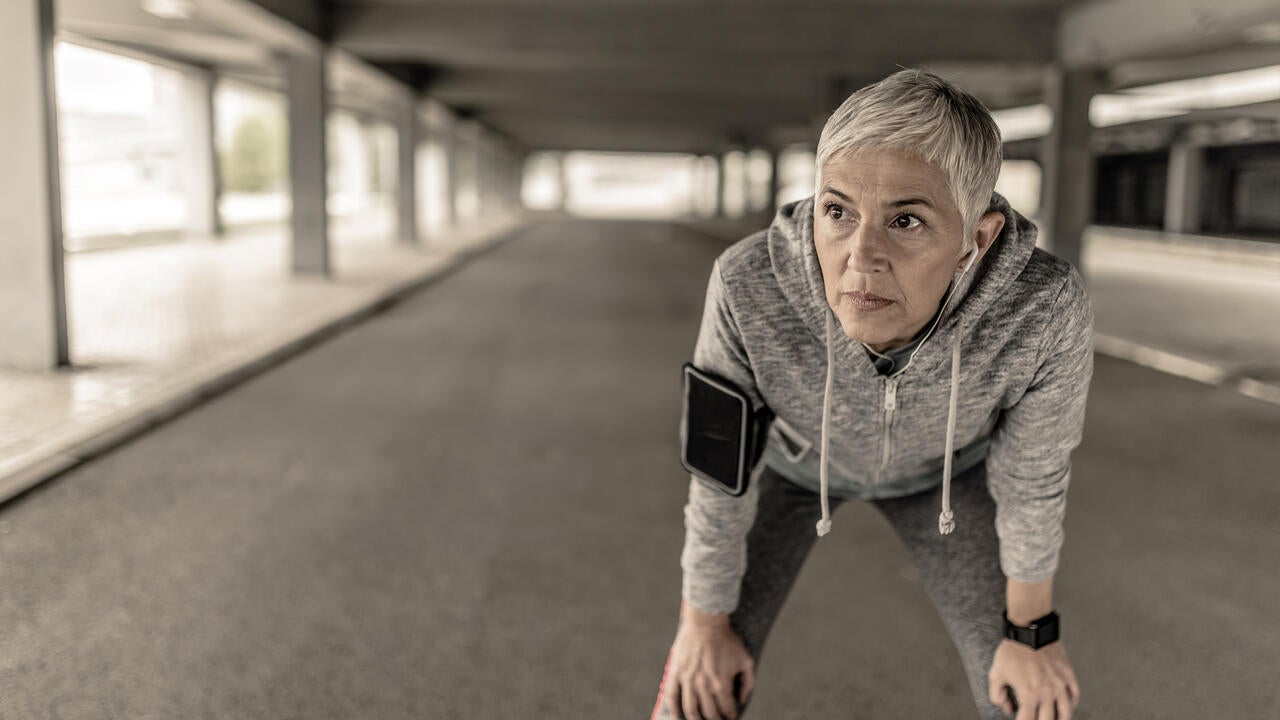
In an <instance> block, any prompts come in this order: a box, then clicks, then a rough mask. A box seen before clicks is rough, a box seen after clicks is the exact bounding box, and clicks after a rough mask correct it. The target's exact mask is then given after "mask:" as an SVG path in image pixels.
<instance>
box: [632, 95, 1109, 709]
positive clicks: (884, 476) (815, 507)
mask: <svg viewBox="0 0 1280 720" xmlns="http://www.w3.org/2000/svg"><path fill="white" fill-rule="evenodd" d="M1001 161H1002V153H1001V142H1000V134H999V130H998V128H997V127H996V125H995V122H994V120H993V119H992V118H991V115H990V113H988V112H987V110H986V108H985V107H983V105H982V104H981V103H980V102H979V101H978V100H976V99H975V98H973V97H972V96H970V95H969V94H967V93H965V92H963V91H961V90H959V89H958V88H956V87H955V86H953V85H951V84H949V83H948V82H947V81H945V80H943V79H941V78H939V77H937V76H936V75H933V74H930V73H927V72H922V71H917V70H904V71H901V72H898V73H895V74H894V75H891V76H889V77H888V78H886V79H884V80H882V81H880V82H879V83H876V84H874V85H870V86H868V87H866V88H863V89H861V90H859V91H858V92H856V93H854V94H853V95H852V96H850V97H849V98H848V99H847V100H846V101H845V102H844V103H843V104H842V105H841V106H840V107H839V108H838V109H837V110H836V111H835V113H833V114H832V116H831V117H830V119H829V120H828V121H827V124H826V126H825V127H824V128H823V130H822V134H821V137H820V139H819V141H818V151H817V167H818V172H817V182H816V184H815V189H814V195H813V196H812V197H809V198H806V199H804V200H801V201H797V202H792V203H789V204H786V205H784V206H782V207H781V208H780V209H779V210H778V212H777V214H776V215H775V217H774V220H773V223H772V225H771V226H770V227H769V228H768V229H767V230H764V231H761V232H758V233H755V234H753V235H751V236H749V237H747V238H745V239H743V240H741V241H739V242H737V243H735V244H734V245H733V246H731V247H729V248H728V249H727V250H725V251H724V252H723V253H722V254H721V255H720V256H719V257H718V258H717V259H716V262H715V264H714V266H713V268H712V271H711V277H710V281H709V282H708V285H707V297H706V306H705V308H704V314H703V318H702V326H701V329H700V331H699V335H698V340H697V344H696V347H695V350H694V358H693V364H694V365H695V366H696V367H697V368H699V369H702V370H704V371H707V372H710V373H714V374H716V375H719V376H721V377H722V378H725V379H727V380H730V381H731V382H733V383H734V384H736V385H737V386H738V387H739V388H740V389H742V390H743V391H744V392H745V393H746V394H747V395H748V397H750V398H751V400H752V403H753V405H755V407H756V408H760V407H762V406H768V408H769V409H770V410H771V411H772V412H773V415H774V419H773V421H772V424H771V427H770V429H769V435H768V442H767V445H766V447H765V450H764V455H763V457H762V459H761V461H760V462H759V464H758V465H757V466H756V467H755V470H754V472H753V475H752V478H751V482H750V484H749V486H748V489H747V492H746V493H745V494H744V495H742V496H741V497H733V496H730V495H728V494H725V493H723V492H720V491H718V490H716V489H714V488H713V487H712V486H711V485H710V484H709V483H705V482H703V481H702V480H701V479H700V478H698V477H697V476H694V477H692V478H691V480H690V485H689V501H688V503H687V504H686V506H685V508H684V516H685V527H686V537H685V545H684V550H683V552H682V555H681V566H682V568H683V571H684V578H683V583H684V584H683V592H682V602H681V609H680V622H679V628H678V630H677V634H676V639H675V642H674V644H673V645H672V649H671V654H670V656H669V658H668V662H667V667H666V670H665V671H664V673H663V679H662V682H661V684H660V690H659V697H658V701H657V703H655V707H654V712H653V716H654V717H661V718H668V717H686V718H690V719H694V718H701V719H708V718H721V717H724V718H737V717H740V716H741V713H742V711H743V710H744V709H745V706H746V705H747V703H748V702H749V699H750V694H751V692H752V689H753V688H754V686H755V670H756V667H757V664H758V661H759V658H760V654H761V651H762V649H763V646H764V642H765V639H766V637H767V636H768V633H769V628H770V627H771V626H772V624H773V621H774V619H775V618H776V617H777V614H778V612H779V610H780V609H781V607H782V604H783V602H784V600H785V598H786V595H787V593H788V592H789V591H790V588H791V585H792V582H793V581H794V579H795V577H796V575H797V574H798V572H799V570H800V567H801V565H802V564H803V562H804V559H805V557H806V556H807V554H808V551H809V549H810V547H812V544H813V542H814V541H815V540H816V538H817V537H820V536H822V535H824V534H826V533H827V532H829V531H830V530H831V511H832V510H833V509H834V508H835V507H838V506H839V505H840V504H842V503H843V502H844V500H846V499H850V498H860V499H864V500H866V501H868V502H870V503H872V504H873V505H874V506H875V507H876V508H877V509H878V510H880V511H881V512H882V513H883V514H884V515H885V517H886V518H887V519H888V520H889V522H890V523H891V524H892V526H893V527H894V528H895V530H896V531H897V534H898V536H899V537H900V538H901V539H902V541H903V543H904V544H905V546H906V548H907V550H908V552H909V553H910V555H911V557H912V560H913V562H914V563H915V564H916V566H917V568H918V569H919V571H920V575H921V577H922V579H923V581H924V585H925V588H926V590H927V592H928V593H929V596H930V598H931V600H932V601H933V602H934V605H935V607H936V608H937V609H938V612H939V614H940V615H941V617H942V619H943V622H944V625H945V626H946V628H947V631H948V633H949V634H950V636H951V639H952V641H953V642H954V643H955V645H956V648H957V650H958V651H959V654H960V657H961V658H962V660H963V662H964V667H965V670H966V673H967V674H968V677H969V681H970V686H971V689H972V691H973V695H974V700H975V702H976V703H977V706H978V711H979V716H980V717H982V718H999V717H1005V716H1006V714H1007V715H1012V714H1013V713H1014V712H1015V711H1016V712H1017V718H1018V720H1045V719H1046V718H1050V719H1051V718H1058V719H1059V720H1063V719H1065V718H1069V717H1071V715H1072V713H1073V712H1074V710H1075V707H1076V705H1077V703H1078V702H1079V697H1080V690H1079V686H1078V683H1077V681H1076V678H1075V674H1074V672H1073V670H1072V668H1071V665H1070V663H1069V661H1068V659H1067V656H1066V652H1065V650H1064V648H1063V644H1062V641H1061V640H1056V633H1053V632H1052V631H1054V630H1056V613H1053V596H1052V592H1053V591H1052V579H1053V575H1054V572H1055V571H1056V569H1057V564H1058V555H1059V550H1060V548H1061V545H1062V541H1063V532H1062V520H1063V516H1064V513H1065V503H1066V489H1067V485H1068V483H1069V481H1070V454H1071V451H1072V450H1073V449H1074V448H1075V447H1076V446H1077V445H1078V444H1079V442H1080V438H1081V431H1082V426H1083V420H1084V410H1085V399H1086V394H1087V392H1088V386H1089V380H1090V377H1091V376H1092V372H1093V349H1092V324H1093V313H1092V308H1091V305H1090V303H1089V300H1088V297H1087V295H1086V294H1085V290H1084V286H1083V283H1082V281H1081V278H1080V275H1079V273H1078V272H1077V271H1076V269H1075V268H1074V267H1072V266H1071V265H1070V264H1069V263H1067V262H1065V261H1063V260H1061V259H1059V258H1057V257H1055V256H1053V255H1051V254H1049V253H1047V252H1044V251H1043V250H1040V249H1037V248H1036V247H1035V237H1036V228H1035V226H1034V225H1032V224H1031V223H1030V222H1029V221H1028V220H1027V219H1026V218H1024V217H1023V216H1022V215H1020V214H1018V213H1017V212H1016V211H1015V210H1013V209H1012V208H1011V207H1009V204H1008V202H1007V201H1006V200H1005V199H1004V198H1003V197H1001V196H1000V195H999V194H997V193H995V192H994V186H995V182H996V178H997V176H998V174H999V171H1000V165H1001ZM824 381H825V382H824ZM815 438H817V439H818V444H817V445H816V446H815V443H814V439H815ZM935 517H936V518H937V520H936V522H935ZM815 520H816V521H817V524H816V532H815V525H814V521H815ZM1006 614H1007V620H1006ZM1035 621H1038V623H1037V624H1035V625H1033V622H1035ZM1028 628H1033V629H1028ZM1007 635H1008V636H1007ZM1014 638H1016V639H1014Z"/></svg>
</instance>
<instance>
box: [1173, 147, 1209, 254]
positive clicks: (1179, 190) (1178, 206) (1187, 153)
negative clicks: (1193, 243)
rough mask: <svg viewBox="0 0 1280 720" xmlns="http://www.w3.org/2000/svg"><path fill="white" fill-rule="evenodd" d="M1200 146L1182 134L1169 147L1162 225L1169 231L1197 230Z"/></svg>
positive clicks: (1201, 164)
mask: <svg viewBox="0 0 1280 720" xmlns="http://www.w3.org/2000/svg"><path fill="white" fill-rule="evenodd" d="M1203 184H1204V147H1202V146H1201V145H1199V144H1197V143H1195V142H1193V141H1191V140H1190V139H1188V138H1187V137H1186V136H1185V134H1183V135H1180V136H1179V137H1177V138H1175V139H1174V141H1173V144H1172V145H1171V146H1170V147H1169V176H1168V181H1167V184H1166V188H1165V193H1166V194H1165V204H1164V229H1165V231H1166V232H1172V233H1195V232H1199V231H1200V200H1201V197H1202V195H1201V192H1202V190H1201V188H1202V187H1203Z"/></svg>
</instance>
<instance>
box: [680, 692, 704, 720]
mask: <svg viewBox="0 0 1280 720" xmlns="http://www.w3.org/2000/svg"><path fill="white" fill-rule="evenodd" d="M690 685H691V683H681V684H680V702H681V706H682V709H683V714H682V715H681V716H680V717H682V718H683V719H684V720H703V718H702V713H701V711H700V709H699V708H698V696H697V695H696V694H694V692H693V688H692V687H690Z"/></svg>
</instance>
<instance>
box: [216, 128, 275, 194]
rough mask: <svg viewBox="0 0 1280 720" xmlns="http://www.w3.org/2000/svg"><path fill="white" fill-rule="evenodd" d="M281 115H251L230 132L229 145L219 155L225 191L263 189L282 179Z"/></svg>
mask: <svg viewBox="0 0 1280 720" xmlns="http://www.w3.org/2000/svg"><path fill="white" fill-rule="evenodd" d="M286 153H287V150H286V148H285V129H284V118H282V117H276V116H274V115H250V116H247V117H245V118H244V119H243V120H241V121H240V124H239V125H238V126H236V129H235V131H234V132H233V133H232V135H231V147H229V148H226V149H225V151H223V152H220V153H219V154H218V161H219V164H220V170H221V172H222V186H223V190H225V191H226V192H246V193H255V192H265V191H267V190H273V189H276V188H278V187H280V186H281V184H282V183H283V182H284V179H285V158H286Z"/></svg>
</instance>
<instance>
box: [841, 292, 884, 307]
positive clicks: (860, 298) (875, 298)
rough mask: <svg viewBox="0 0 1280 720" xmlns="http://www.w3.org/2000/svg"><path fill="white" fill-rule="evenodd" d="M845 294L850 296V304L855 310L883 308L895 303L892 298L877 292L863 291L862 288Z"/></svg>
mask: <svg viewBox="0 0 1280 720" xmlns="http://www.w3.org/2000/svg"><path fill="white" fill-rule="evenodd" d="M843 294H844V296H845V297H847V298H849V304H850V305H852V306H853V309H854V310H863V311H874V310H881V309H883V308H887V307H889V306H890V305H892V304H893V301H892V300H889V299H887V298H882V297H880V296H879V295H876V294H875V293H869V292H862V291H861V290H855V291H853V292H847V293H843Z"/></svg>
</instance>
